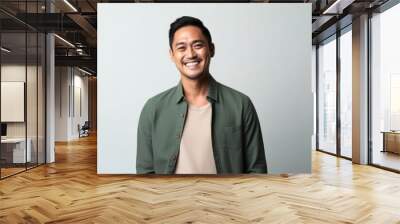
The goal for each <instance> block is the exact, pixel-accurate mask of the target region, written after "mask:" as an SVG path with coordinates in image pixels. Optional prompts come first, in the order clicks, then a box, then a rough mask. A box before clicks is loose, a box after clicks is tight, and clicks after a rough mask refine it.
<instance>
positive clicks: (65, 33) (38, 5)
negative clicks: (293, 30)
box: [0, 0, 388, 73]
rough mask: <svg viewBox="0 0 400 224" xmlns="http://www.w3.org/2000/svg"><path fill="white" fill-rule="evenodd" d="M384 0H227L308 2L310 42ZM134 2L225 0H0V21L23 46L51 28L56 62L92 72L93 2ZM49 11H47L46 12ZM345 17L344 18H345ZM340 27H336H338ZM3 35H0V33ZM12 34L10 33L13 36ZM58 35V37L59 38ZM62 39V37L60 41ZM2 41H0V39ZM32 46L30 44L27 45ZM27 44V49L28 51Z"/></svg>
mask: <svg viewBox="0 0 400 224" xmlns="http://www.w3.org/2000/svg"><path fill="white" fill-rule="evenodd" d="M387 1H388V0H339V1H338V2H337V3H335V2H336V0H251V1H241V0H236V1H235V0H233V1H229V2H235V3H242V2H254V3H261V2H268V3H312V13H313V15H312V21H310V22H311V23H312V32H313V33H312V36H313V43H314V44H315V43H318V42H319V41H321V40H323V39H324V38H327V37H328V36H330V35H332V33H334V32H336V29H337V27H338V25H337V24H339V23H337V22H338V21H339V20H341V23H340V26H346V25H348V24H351V20H352V19H351V18H352V17H353V16H357V15H359V14H361V13H363V12H365V11H366V10H371V9H374V8H376V7H378V6H380V5H382V4H383V3H385V2H387ZM109 2H113V3H138V2H141V3H143V2H145V3H147V2H157V3H168V2H216V3H218V2H228V1H222V0H208V1H203V0H200V1H193V0H192V1H189V0H186V1H183V0H175V1H172V0H153V1H150V0H47V3H48V4H47V7H46V0H27V1H26V0H24V1H21V0H1V2H0V24H1V30H2V32H3V33H8V34H7V35H6V37H5V38H9V40H8V42H12V41H14V42H15V43H14V44H11V45H14V47H16V48H18V47H17V46H18V45H19V44H22V45H20V46H23V43H21V41H24V40H21V37H20V36H21V34H18V32H21V31H23V32H25V29H26V28H28V29H29V30H30V31H39V32H45V31H46V32H55V33H56V34H57V35H58V37H57V38H55V44H56V65H60V66H61V65H68V66H80V67H82V68H85V69H87V70H90V71H92V72H93V73H95V72H96V63H97V62H96V57H97V3H109ZM50 11H51V12H52V13H49V12H50ZM346 21H347V22H346ZM339 28H340V27H339ZM3 36H4V35H3ZM13 36H14V37H13ZM59 37H60V38H59ZM64 40H66V41H67V42H69V43H67V42H66V41H64ZM3 43H4V42H3ZM31 46H32V47H34V44H32V45H29V47H31ZM29 47H28V50H27V51H28V52H29V51H31V49H29Z"/></svg>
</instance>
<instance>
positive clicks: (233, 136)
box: [224, 126, 243, 150]
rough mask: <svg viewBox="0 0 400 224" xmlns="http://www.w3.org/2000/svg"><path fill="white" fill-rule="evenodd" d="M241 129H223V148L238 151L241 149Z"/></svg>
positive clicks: (234, 127)
mask: <svg viewBox="0 0 400 224" xmlns="http://www.w3.org/2000/svg"><path fill="white" fill-rule="evenodd" d="M242 139H243V136H242V127H241V126H230V127H224V146H225V148H227V149H236V150H239V149H241V148H242Z"/></svg>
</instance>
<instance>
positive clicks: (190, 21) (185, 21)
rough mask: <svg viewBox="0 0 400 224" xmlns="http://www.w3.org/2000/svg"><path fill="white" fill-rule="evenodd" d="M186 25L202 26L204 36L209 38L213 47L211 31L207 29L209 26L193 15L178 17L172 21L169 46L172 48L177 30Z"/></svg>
mask: <svg viewBox="0 0 400 224" xmlns="http://www.w3.org/2000/svg"><path fill="white" fill-rule="evenodd" d="M184 26H196V27H198V28H200V30H201V32H202V33H203V34H204V36H205V37H206V38H207V41H208V46H210V47H211V45H212V38H211V34H210V31H209V30H208V29H207V27H205V26H204V24H203V22H201V20H199V19H197V18H194V17H191V16H182V17H180V18H178V19H176V20H175V21H174V22H173V23H171V25H170V28H169V47H170V48H171V49H172V42H173V41H174V34H175V32H176V31H177V30H178V29H180V28H182V27H184Z"/></svg>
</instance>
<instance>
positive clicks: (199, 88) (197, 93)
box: [181, 74, 210, 106]
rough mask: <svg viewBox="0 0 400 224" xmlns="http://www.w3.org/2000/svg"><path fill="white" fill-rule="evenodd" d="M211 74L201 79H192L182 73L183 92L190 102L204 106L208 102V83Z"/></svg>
mask: <svg viewBox="0 0 400 224" xmlns="http://www.w3.org/2000/svg"><path fill="white" fill-rule="evenodd" d="M209 79H210V74H207V75H203V77H201V78H200V79H196V80H192V79H188V78H186V77H185V76H183V75H181V81H182V86H183V94H184V95H185V98H186V99H187V101H188V102H189V103H190V104H194V105H197V106H202V105H205V104H207V103H208V101H207V95H208V83H209Z"/></svg>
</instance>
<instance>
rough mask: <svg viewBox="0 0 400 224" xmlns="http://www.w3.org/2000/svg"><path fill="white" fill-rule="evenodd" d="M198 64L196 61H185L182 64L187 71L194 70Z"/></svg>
mask: <svg viewBox="0 0 400 224" xmlns="http://www.w3.org/2000/svg"><path fill="white" fill-rule="evenodd" d="M199 64H200V61H199V60H196V61H187V62H184V63H183V65H184V66H185V67H186V68H188V69H196V68H197V67H198V65H199Z"/></svg>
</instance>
